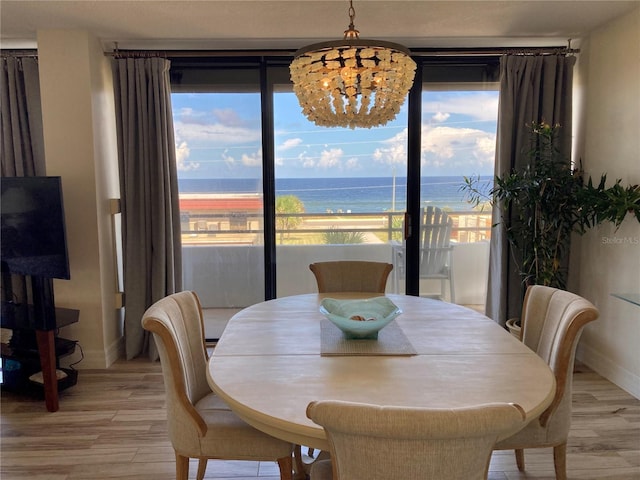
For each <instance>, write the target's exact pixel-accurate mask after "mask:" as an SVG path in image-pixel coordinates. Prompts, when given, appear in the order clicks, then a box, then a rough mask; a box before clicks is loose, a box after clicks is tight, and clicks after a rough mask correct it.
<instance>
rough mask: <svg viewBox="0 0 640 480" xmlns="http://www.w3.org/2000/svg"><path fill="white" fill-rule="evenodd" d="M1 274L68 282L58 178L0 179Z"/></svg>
mask: <svg viewBox="0 0 640 480" xmlns="http://www.w3.org/2000/svg"><path fill="white" fill-rule="evenodd" d="M0 186H1V190H2V193H1V197H0V221H1V223H2V230H1V232H0V233H1V236H0V250H1V251H2V252H1V257H2V258H1V261H2V271H3V272H4V273H7V272H8V273H15V274H20V275H30V276H32V277H42V278H61V279H66V280H68V279H69V278H70V272H69V258H68V255H67V236H66V229H65V219H64V205H63V201H62V182H61V179H60V177H2V178H0Z"/></svg>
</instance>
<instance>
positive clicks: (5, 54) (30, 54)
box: [0, 49, 38, 58]
mask: <svg viewBox="0 0 640 480" xmlns="http://www.w3.org/2000/svg"><path fill="white" fill-rule="evenodd" d="M0 57H2V58H12V57H15V58H25V57H27V58H38V51H37V50H35V49H34V50H0Z"/></svg>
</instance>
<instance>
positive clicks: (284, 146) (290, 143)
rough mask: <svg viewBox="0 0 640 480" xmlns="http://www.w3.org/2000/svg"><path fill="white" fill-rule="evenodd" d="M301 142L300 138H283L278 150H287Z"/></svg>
mask: <svg viewBox="0 0 640 480" xmlns="http://www.w3.org/2000/svg"><path fill="white" fill-rule="evenodd" d="M301 143H302V139H301V138H289V139H287V140H285V141H284V142H283V143H282V144H281V145H280V146H279V147H278V150H280V151H285V150H289V149H290V148H294V147H297V146H298V145H300V144H301Z"/></svg>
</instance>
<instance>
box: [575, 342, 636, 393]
mask: <svg viewBox="0 0 640 480" xmlns="http://www.w3.org/2000/svg"><path fill="white" fill-rule="evenodd" d="M576 358H577V359H578V360H579V361H580V362H582V363H584V364H585V365H586V366H588V367H589V368H591V369H592V370H593V371H594V372H596V373H598V374H600V375H602V376H603V377H604V378H606V379H607V380H609V381H610V382H612V383H615V384H616V385H617V386H618V387H620V388H622V389H623V390H626V391H627V392H628V393H630V394H631V395H633V396H634V397H636V398H638V399H640V377H639V376H638V375H635V374H634V373H632V372H630V371H628V370H627V369H625V368H622V367H621V366H620V365H617V364H616V363H614V362H612V361H611V360H610V359H609V358H607V357H606V356H604V355H602V354H601V353H599V352H598V351H596V350H595V349H593V348H591V347H590V346H588V345H585V344H583V343H581V344H580V345H579V346H578V351H577V352H576Z"/></svg>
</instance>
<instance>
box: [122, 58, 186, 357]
mask: <svg viewBox="0 0 640 480" xmlns="http://www.w3.org/2000/svg"><path fill="white" fill-rule="evenodd" d="M114 63H115V65H114V89H115V97H116V118H117V131H118V156H119V166H120V196H121V209H122V222H123V223H122V230H123V239H122V240H123V263H124V276H123V280H124V291H125V321H124V322H125V325H124V334H125V345H126V356H127V359H131V358H134V357H136V356H138V355H140V354H142V353H147V354H148V355H149V357H150V358H152V359H155V358H157V351H156V349H155V346H154V345H153V344H152V340H151V336H150V335H149V334H148V332H145V331H144V330H143V329H142V326H141V323H140V322H141V320H142V315H143V314H144V312H145V310H146V309H147V308H148V307H149V306H150V305H151V304H153V303H154V302H156V301H157V300H159V299H161V298H163V297H165V296H166V295H169V294H171V293H175V292H178V291H180V290H182V253H181V252H182V247H181V245H180V211H179V205H178V179H177V170H176V161H175V160H176V159H175V141H174V133H173V120H172V112H171V87H170V82H169V66H170V62H169V61H168V60H166V59H162V58H136V59H134V58H126V59H116V60H114Z"/></svg>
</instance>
